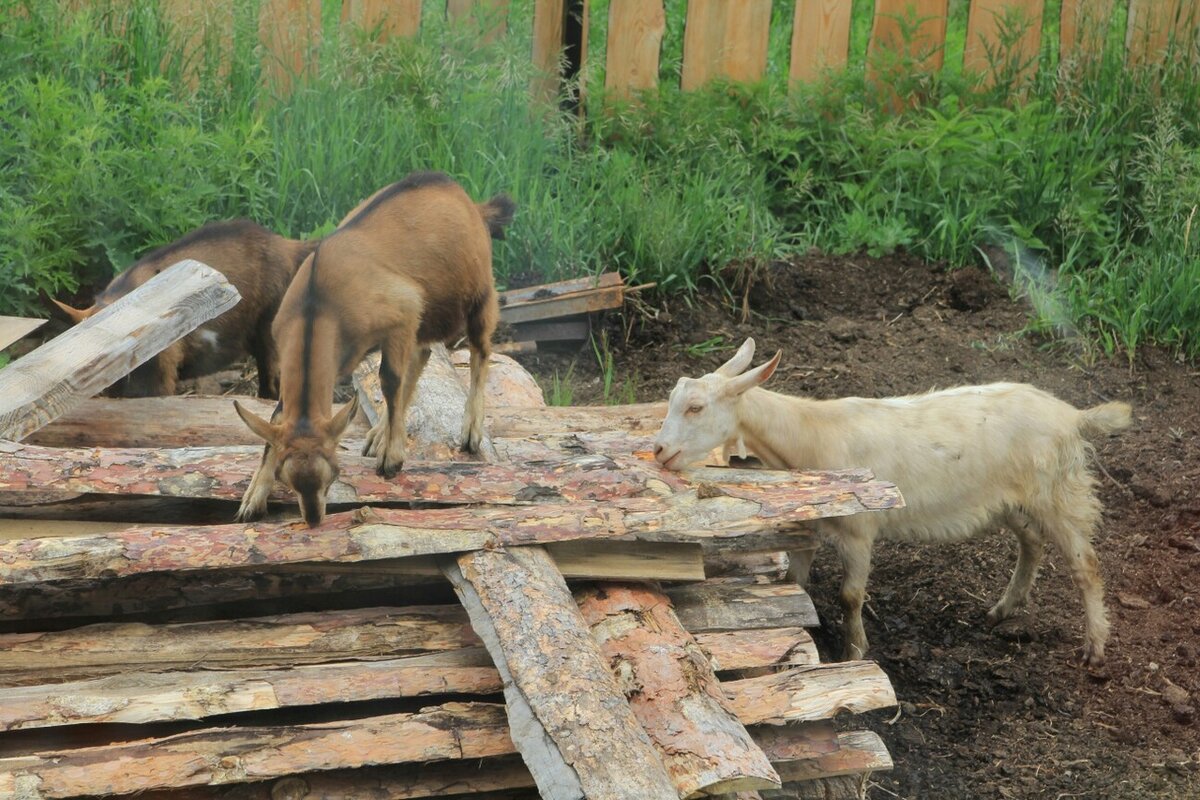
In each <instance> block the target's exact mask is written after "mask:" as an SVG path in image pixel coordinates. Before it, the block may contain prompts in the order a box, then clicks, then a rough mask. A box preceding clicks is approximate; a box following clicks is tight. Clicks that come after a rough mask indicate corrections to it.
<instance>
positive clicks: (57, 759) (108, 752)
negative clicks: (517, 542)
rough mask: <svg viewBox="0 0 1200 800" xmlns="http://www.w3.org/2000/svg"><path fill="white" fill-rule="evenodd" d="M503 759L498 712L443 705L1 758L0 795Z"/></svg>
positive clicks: (124, 789)
mask: <svg viewBox="0 0 1200 800" xmlns="http://www.w3.org/2000/svg"><path fill="white" fill-rule="evenodd" d="M510 752H512V742H511V740H510V739H509V735H508V724H507V721H506V720H505V714H504V709H503V708H502V707H501V706H498V705H491V704H483V703H448V704H446V705H443V706H438V707H435V708H429V709H424V710H422V711H419V712H417V713H411V714H390V715H387V716H382V717H374V718H370V719H360V720H348V721H338V722H326V723H317V724H308V725H287V726H272V727H266V726H263V727H251V726H247V727H238V728H215V729H209V730H198V731H191V732H188V733H183V734H178V735H175V736H168V737H165V738H160V739H147V740H140V741H129V742H120V743H116V744H110V745H104V746H99V747H90V748H85V749H83V750H76V751H64V752H58V753H42V754H39V755H30V756H15V757H11V758H0V797H29V798H39V799H40V798H47V799H48V798H64V797H76V796H79V795H106V794H126V793H130V792H141V791H146V790H149V789H166V788H184V787H191V786H197V787H199V786H219V785H224V784H230V783H245V782H248V781H261V780H270V779H274V778H280V777H283V776H286V775H290V774H293V773H299V772H306V771H310V770H326V769H348V768H356V767H362V766H369V765H376V764H396V763H406V762H409V763H425V762H429V761H441V760H447V759H456V760H458V759H466V760H469V759H478V758H485V757H487V756H495V755H503V754H506V753H510Z"/></svg>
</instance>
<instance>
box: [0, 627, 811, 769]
mask: <svg viewBox="0 0 1200 800" xmlns="http://www.w3.org/2000/svg"><path fill="white" fill-rule="evenodd" d="M455 611H456V612H458V613H459V614H460V615H461V616H462V618H463V621H464V623H465V620H466V612H465V611H462V609H459V608H455ZM324 616H325V618H326V620H327V621H326V622H325V623H324V624H323V626H322V634H323V636H322V639H323V641H322V642H321V646H320V648H319V650H318V652H317V657H319V658H320V659H321V660H322V663H319V664H318V663H299V664H297V663H296V662H297V661H303V659H295V658H293V657H292V654H293V653H294V649H293V648H291V647H289V646H288V645H287V641H288V637H289V632H290V630H294V631H297V633H296V634H295V635H298V636H303V635H305V634H306V633H308V630H306V628H305V626H302V625H295V626H292V627H291V629H289V628H288V626H285V625H282V624H281V625H278V626H276V627H275V628H274V630H275V632H276V634H277V635H275V636H274V637H271V638H261V639H260V640H259V645H258V648H257V649H256V651H255V652H254V653H249V652H247V649H246V648H245V647H243V648H242V649H241V651H240V652H239V654H238V655H239V659H241V660H249V661H251V662H257V663H261V664H263V666H259V667H242V666H238V663H236V662H234V663H230V662H227V661H221V662H218V663H215V664H214V663H211V662H210V661H208V660H206V659H207V654H206V653H205V652H204V648H203V646H202V644H203V642H204V641H206V640H207V641H211V642H213V643H215V644H218V645H219V644H220V643H223V642H234V643H236V644H238V645H240V644H241V637H240V636H239V635H238V632H239V631H240V630H242V629H243V627H244V626H243V624H242V623H239V622H236V621H235V622H230V623H226V624H224V625H219V626H210V627H208V628H205V629H203V634H204V637H206V639H197V636H196V635H195V634H194V633H193V632H190V631H188V630H187V629H186V628H185V627H181V626H161V627H159V628H152V629H149V630H148V631H147V629H146V628H144V627H142V626H136V627H133V626H124V627H110V628H108V629H106V630H104V631H97V630H93V631H90V632H87V631H77V632H73V633H72V635H71V636H70V637H64V638H62V639H59V640H58V641H56V642H55V643H54V644H55V645H57V646H61V647H63V649H65V650H75V649H79V648H82V647H87V646H89V642H96V641H101V642H102V644H101V648H102V652H101V653H100V654H98V655H97V657H96V658H95V662H98V663H93V664H88V665H80V664H75V665H73V666H72V667H71V668H69V669H68V670H67V671H59V670H57V669H55V668H53V667H50V668H46V667H45V665H46V664H47V663H48V662H51V661H52V660H53V650H48V649H42V650H39V651H37V652H35V653H33V654H32V655H31V657H30V659H29V665H30V669H29V670H28V671H27V672H25V673H20V674H18V673H6V674H3V675H2V676H0V684H4V685H6V688H4V691H3V696H4V702H3V704H2V705H0V731H4V730H27V729H32V728H45V727H60V726H64V725H80V724H96V723H126V724H140V723H148V722H166V721H178V720H193V719H201V718H203V717H208V716H213V715H216V714H229V713H234V712H247V711H266V710H271V709H279V708H290V707H295V706H312V705H318V704H321V703H350V702H363V701H370V700H385V699H389V698H398V697H424V696H428V695H433V694H455V695H466V694H472V695H488V694H497V693H499V692H501V691H503V684H502V683H501V680H500V673H499V672H497V671H496V668H495V667H494V666H492V661H491V658H490V657H489V656H488V654H487V652H486V651H485V650H484V649H483V648H482V647H470V646H466V645H467V644H469V642H470V641H472V637H471V636H469V635H468V631H467V628H466V625H465V624H464V626H463V632H464V635H463V638H462V640H461V641H460V642H458V643H457V646H456V647H455V649H447V650H437V649H436V648H437V647H438V646H441V645H439V643H438V642H437V641H432V640H431V641H428V642H426V643H425V646H426V647H427V648H428V649H429V650H430V652H426V653H422V654H420V655H413V656H405V657H402V658H391V657H382V656H378V655H375V653H376V652H383V651H384V649H385V648H384V647H383V646H380V647H377V648H371V649H369V650H366V651H365V652H364V648H361V647H357V646H355V644H354V642H353V639H354V634H355V632H356V630H360V629H362V627H363V626H361V625H358V626H355V625H341V624H339V622H340V621H339V615H337V614H329V615H324ZM335 631H336V632H335ZM101 633H103V634H105V635H104V637H103V639H102V640H101V639H99V638H98V636H99V635H100V634H101ZM370 633H372V634H375V635H376V636H378V632H377V631H374V630H372V631H370ZM343 635H344V636H346V637H347V638H348V640H349V641H350V646H349V647H347V648H346V649H345V650H344V651H342V652H338V650H337V647H336V641H337V639H336V637H337V636H343ZM380 638H381V637H380ZM139 639H150V640H153V641H154V642H157V643H158V644H160V645H161V648H160V649H159V650H158V651H157V652H156V654H155V655H154V656H153V663H147V664H139V668H138V670H137V671H130V669H129V666H128V664H127V663H124V662H122V661H120V660H117V659H112V658H111V657H110V656H109V654H110V653H112V652H119V651H120V648H121V646H122V642H124V641H126V640H139ZM176 641H178V642H180V643H181V644H180V647H179V648H178V649H175V647H174V644H175V642H176ZM695 641H696V645H695V646H696V647H697V648H698V649H699V651H700V652H702V653H703V655H704V656H705V657H706V658H707V659H708V660H710V661H711V663H712V664H713V665H714V666H716V665H718V664H737V665H739V666H742V667H762V666H768V665H769V666H781V665H796V664H811V663H816V659H815V650H814V651H813V652H811V653H810V652H809V651H808V649H807V646H808V645H811V643H812V640H811V638H809V637H808V635H807V633H805V632H804V631H803V630H802V629H798V628H792V629H782V630H778V631H745V632H742V633H737V634H728V633H718V634H706V633H703V632H700V633H697V634H696V635H695ZM135 643H136V644H137V646H136V647H131V648H130V650H131V651H133V652H135V653H139V652H144V651H146V650H147V649H148V648H147V646H146V645H145V644H140V643H137V642H135ZM441 644H442V645H444V644H447V642H445V641H443V642H442V643H441ZM450 644H453V643H450ZM26 652H28V650H27V651H26ZM373 658H379V659H380V660H377V661H376V660H363V659H373ZM196 659H199V661H197V660H196ZM210 667H219V669H211V668H210ZM152 669H161V670H163V671H161V672H158V671H150V670H152ZM64 674H67V675H69V674H83V675H99V676H100V677H89V678H85V679H77V680H67V681H61V682H56V683H46V682H45V681H46V680H47V678H60V677H62V676H63V675H64ZM719 697H720V698H721V700H722V702H724V695H719ZM635 711H636V709H635ZM639 719H640V717H639ZM767 730H768V731H770V729H767ZM759 735H760V734H756V735H755V738H756V740H757V738H758V737H759ZM775 749H776V750H777V751H779V752H784V751H783V750H782V749H781V748H780V747H778V746H776V747H775ZM787 755H788V757H789V758H798V757H810V756H811V752H810V751H808V750H806V751H804V752H803V753H801V755H797V754H796V751H795V749H794V748H793V749H792V750H790V751H787Z"/></svg>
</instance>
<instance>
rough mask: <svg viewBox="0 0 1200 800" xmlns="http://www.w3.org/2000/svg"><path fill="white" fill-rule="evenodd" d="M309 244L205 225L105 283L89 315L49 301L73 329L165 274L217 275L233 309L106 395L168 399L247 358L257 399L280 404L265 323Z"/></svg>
mask: <svg viewBox="0 0 1200 800" xmlns="http://www.w3.org/2000/svg"><path fill="white" fill-rule="evenodd" d="M317 241H318V240H316V239H312V240H307V241H296V240H294V239H285V238H284V237H282V236H279V235H277V234H275V233H272V232H271V231H269V230H267V229H266V228H264V227H262V226H261V225H257V224H255V223H253V222H251V221H249V220H245V219H238V220H229V221H226V222H210V223H209V224H207V225H204V226H203V227H200V228H197V229H196V230H194V231H192V232H191V233H189V234H187V235H186V236H184V237H183V238H182V239H179V240H178V241H175V242H172V243H171V244H168V245H165V246H163V247H160V248H158V249H157V250H154V251H153V252H151V253H149V254H148V255H146V256H144V257H143V258H141V259H140V260H139V261H138V262H137V263H136V264H134V265H133V266H131V267H130V268H129V269H127V270H125V271H124V272H122V273H121V274H120V275H118V276H117V277H115V278H113V279H112V282H111V283H109V284H108V286H107V287H106V288H105V289H104V291H102V292H100V294H98V295H97V296H96V299H95V302H94V303H93V304H92V306H91V308H86V309H78V308H72V307H71V306H68V305H66V304H65V303H60V302H59V301H57V300H55V301H54V303H55V304H56V305H57V306H58V307H59V308H61V309H62V310H63V311H64V312H65V313H66V314H67V316H69V317H70V318H71V319H72V321H74V322H76V323H78V322H82V321H83V320H85V319H87V318H88V317H90V316H92V315H93V314H95V313H97V312H98V311H100V310H101V309H103V308H104V307H105V306H108V305H111V304H112V303H114V302H116V301H117V300H119V299H120V298H122V297H124V296H125V295H127V294H129V293H130V292H132V291H133V290H134V289H136V288H137V287H139V286H141V285H142V284H143V283H145V282H146V281H148V280H150V279H151V278H153V277H154V276H155V275H157V274H158V273H160V272H162V271H163V270H164V269H166V268H167V267H169V266H171V265H172V264H174V263H175V262H177V261H182V260H183V259H185V258H193V259H195V260H196V261H200V262H202V263H204V264H207V265H208V266H210V267H212V268H213V269H215V270H217V271H218V272H220V273H221V274H223V275H224V276H225V277H226V278H227V279H228V280H229V282H230V283H232V284H233V286H234V288H236V289H237V290H238V293H239V294H240V295H241V296H242V299H241V300H240V301H239V302H238V304H237V305H235V306H234V307H233V308H231V309H229V310H228V311H226V312H225V313H224V314H222V315H220V316H219V317H217V318H216V319H213V320H210V321H208V322H206V323H204V324H203V325H201V326H200V327H199V328H197V329H196V330H194V331H192V332H191V333H189V334H188V335H187V336H185V337H183V338H182V339H180V340H179V341H177V342H175V343H174V344H172V345H171V346H170V347H168V348H167V349H165V350H163V351H162V352H160V353H159V354H158V355H156V356H154V358H152V359H150V360H149V361H147V362H146V363H145V364H142V365H141V366H139V367H138V368H137V369H135V370H133V372H131V373H130V374H129V375H128V376H126V377H125V378H124V379H122V380H121V381H118V382H117V383H115V384H113V386H112V387H110V390H109V391H110V392H111V393H112V394H116V395H119V396H125V397H147V396H154V395H169V394H174V393H175V387H176V384H177V383H178V382H179V381H180V380H186V379H188V378H198V377H200V376H202V375H209V374H211V373H213V372H216V371H217V370H219V369H223V368H224V367H226V366H228V365H229V364H230V363H232V362H234V361H236V360H238V359H239V358H242V357H243V356H245V355H247V354H249V355H252V356H254V360H255V363H256V364H257V365H258V396H259V397H266V398H270V399H272V400H274V399H276V398H278V397H279V358H278V355H277V351H276V348H275V344H274V340H273V339H272V338H271V320H272V319H273V318H274V316H275V311H276V309H278V308H279V301H280V300H282V299H283V294H284V292H286V291H287V287H288V284H289V283H290V282H291V280H292V277H293V276H294V275H295V274H296V270H297V269H298V268H299V266H300V264H301V262H303V261H304V259H305V258H306V257H307V256H308V254H309V253H311V252H312V251H313V249H314V248H315V247H316V246H317Z"/></svg>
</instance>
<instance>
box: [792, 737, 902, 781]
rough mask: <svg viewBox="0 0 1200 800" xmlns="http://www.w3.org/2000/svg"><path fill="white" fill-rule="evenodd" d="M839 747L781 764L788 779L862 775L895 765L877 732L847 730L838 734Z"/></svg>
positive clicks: (799, 779) (809, 779) (801, 779)
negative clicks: (814, 755) (811, 756)
mask: <svg viewBox="0 0 1200 800" xmlns="http://www.w3.org/2000/svg"><path fill="white" fill-rule="evenodd" d="M837 743H838V749H837V750H835V751H834V752H832V753H826V754H823V755H820V756H816V757H815V758H809V759H797V760H794V761H789V762H787V763H785V764H780V766H779V776H780V777H781V778H782V779H783V780H784V781H787V782H794V781H811V780H815V779H817V778H832V777H835V776H838V775H860V774H864V773H866V774H869V773H872V772H880V771H883V770H889V769H891V768H892V766H893V765H892V757H891V755H890V754H889V753H888V751H887V748H886V747H885V746H884V744H883V740H882V739H880V738H879V735H878V734H877V733H875V732H874V731H847V732H845V733H839V734H838V736H837Z"/></svg>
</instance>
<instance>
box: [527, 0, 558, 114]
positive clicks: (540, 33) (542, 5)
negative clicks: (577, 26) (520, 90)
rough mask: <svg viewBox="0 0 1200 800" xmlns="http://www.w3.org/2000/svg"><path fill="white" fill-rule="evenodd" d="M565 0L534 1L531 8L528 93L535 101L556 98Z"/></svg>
mask: <svg viewBox="0 0 1200 800" xmlns="http://www.w3.org/2000/svg"><path fill="white" fill-rule="evenodd" d="M565 21H566V0H535V2H534V6H533V68H534V70H535V72H536V75H535V76H534V79H533V85H532V86H531V87H530V90H531V92H532V94H533V97H534V99H535V100H537V101H539V102H543V103H549V102H552V101H553V100H554V98H555V96H557V94H558V86H559V80H560V78H559V58H560V57H561V55H562V49H563V27H564V24H565Z"/></svg>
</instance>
